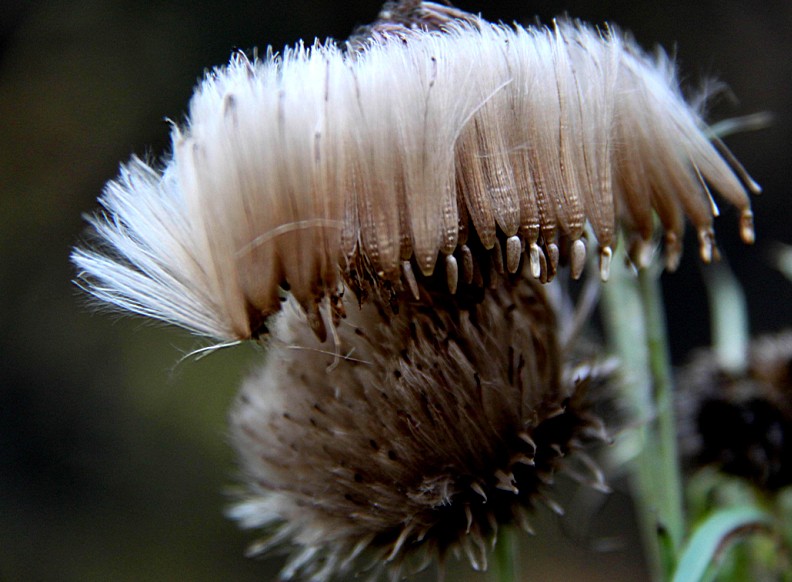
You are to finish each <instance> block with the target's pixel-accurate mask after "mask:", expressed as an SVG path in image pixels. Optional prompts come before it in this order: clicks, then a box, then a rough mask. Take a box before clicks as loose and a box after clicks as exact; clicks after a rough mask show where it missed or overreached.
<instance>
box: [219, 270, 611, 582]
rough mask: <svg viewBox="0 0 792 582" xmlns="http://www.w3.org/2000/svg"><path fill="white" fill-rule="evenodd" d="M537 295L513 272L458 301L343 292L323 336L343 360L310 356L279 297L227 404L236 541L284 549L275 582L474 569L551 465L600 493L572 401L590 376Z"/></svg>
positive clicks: (548, 482) (585, 417)
mask: <svg viewBox="0 0 792 582" xmlns="http://www.w3.org/2000/svg"><path fill="white" fill-rule="evenodd" d="M544 290H545V289H544V287H542V286H541V284H540V283H539V282H535V281H533V280H532V278H530V277H524V278H522V279H518V280H517V282H516V284H512V283H510V282H505V283H504V285H502V286H500V287H499V288H498V289H494V290H491V291H489V292H488V293H486V294H485V297H484V299H483V300H482V301H481V302H479V303H477V304H476V305H473V306H471V305H467V304H466V301H465V300H464V299H462V298H460V297H459V296H457V297H450V296H449V295H448V293H447V292H442V293H436V294H430V296H428V297H424V300H422V301H421V302H418V301H414V300H411V299H410V298H409V297H407V296H402V298H401V301H400V303H399V307H400V311H399V313H398V314H397V315H387V311H388V307H387V305H384V304H382V303H381V302H380V300H379V299H377V298H375V299H373V300H372V301H370V302H368V303H367V304H366V305H364V306H363V308H362V309H357V308H356V307H355V306H354V305H352V304H350V305H349V317H348V318H347V319H344V320H342V321H341V322H340V323H339V325H338V327H337V334H338V335H337V341H338V342H339V347H340V349H341V351H342V352H343V353H354V355H355V357H354V358H343V357H342V358H338V357H336V356H335V355H334V354H332V353H328V352H327V351H326V350H323V349H322V343H321V342H319V340H318V339H317V338H316V336H315V335H314V334H313V332H312V331H311V329H310V326H309V325H307V323H308V322H307V319H306V315H305V313H304V312H303V311H302V310H301V309H300V308H299V307H298V306H297V305H296V304H295V303H294V302H293V301H289V303H288V305H287V307H286V308H285V309H284V310H283V311H282V312H281V313H279V314H278V315H277V316H276V317H275V318H273V319H274V325H273V326H272V336H273V341H272V342H271V343H270V348H269V350H268V353H267V362H266V364H265V365H264V366H263V367H262V368H261V369H260V370H259V371H257V372H256V373H254V374H252V375H251V377H250V378H249V379H248V380H247V381H246V382H245V384H244V386H243V388H242V391H241V393H240V395H239V398H238V401H237V403H236V405H235V406H234V408H233V409H232V412H231V419H230V435H231V440H232V444H233V445H234V447H235V448H236V450H237V452H238V454H239V457H240V465H241V469H242V473H243V475H242V478H243V481H244V485H243V486H242V487H241V488H240V491H239V499H238V500H237V503H236V504H235V505H234V507H233V508H232V509H231V510H230V515H231V516H232V517H234V518H235V519H237V520H239V522H240V525H242V526H243V527H246V528H254V529H256V530H260V534H261V535H262V536H263V537H262V539H261V540H260V541H259V542H257V543H256V544H255V545H254V546H253V547H252V548H251V552H252V553H253V554H258V553H262V552H268V551H277V550H281V551H283V550H285V551H288V552H289V554H290V557H289V560H288V561H287V563H286V566H285V568H284V570H283V572H282V574H281V577H282V578H283V579H291V578H296V579H298V580H312V581H326V580H331V579H333V580H351V579H353V578H360V577H361V576H362V579H371V580H375V579H382V577H378V575H379V574H381V573H383V571H384V573H386V574H387V575H388V579H390V580H399V579H402V576H403V575H406V574H408V573H411V572H412V571H414V570H420V569H423V568H425V567H428V566H429V565H431V564H440V565H441V566H442V563H443V561H444V559H445V558H446V557H448V556H458V557H464V558H466V559H467V560H468V561H469V562H470V564H471V565H472V566H473V567H474V568H476V569H486V567H487V558H488V556H489V554H490V553H491V550H492V547H493V545H494V543H495V539H496V537H497V534H498V528H499V527H500V526H504V525H506V524H510V523H515V522H516V523H517V524H519V525H521V526H522V527H523V528H524V529H526V530H528V531H531V525H530V513H531V510H532V509H533V508H534V506H536V505H537V504H543V505H546V506H548V507H549V508H551V509H552V510H554V511H557V512H559V513H561V512H562V509H561V507H560V506H559V505H558V504H557V503H556V502H555V501H554V500H553V494H552V487H553V481H554V478H555V477H556V476H557V474H559V473H564V474H566V475H568V476H570V477H572V478H574V479H577V480H579V481H581V482H582V483H585V484H587V485H590V486H592V487H595V488H597V489H600V490H602V489H604V488H605V485H604V482H603V476H602V473H601V471H600V470H599V469H598V468H597V466H596V465H595V464H594V463H593V462H592V460H591V459H590V458H589V457H588V456H587V455H586V452H585V451H583V450H581V449H582V448H584V446H586V445H589V444H595V443H596V442H599V441H602V440H606V439H607V435H606V434H605V431H604V428H603V425H602V423H601V421H600V420H599V418H598V417H597V416H596V415H595V414H594V413H593V410H592V408H591V407H592V403H591V401H589V400H588V398H587V396H586V394H587V391H589V389H590V388H592V389H593V391H597V389H601V388H602V386H591V384H592V383H599V382H600V381H601V380H600V379H599V378H598V375H599V371H598V369H597V368H596V367H591V366H585V365H584V366H578V367H577V368H575V369H572V367H571V366H569V365H568V364H567V361H568V358H569V354H564V353H562V352H561V349H560V346H559V344H558V339H557V328H558V326H557V323H556V319H555V311H554V309H553V307H552V306H551V304H550V303H549V302H548V300H547V298H546V296H545V293H544ZM346 301H347V302H350V303H351V301H350V299H349V298H347V299H346ZM294 348H299V349H294ZM368 576H370V578H368Z"/></svg>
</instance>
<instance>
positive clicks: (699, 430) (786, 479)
mask: <svg viewBox="0 0 792 582" xmlns="http://www.w3.org/2000/svg"><path fill="white" fill-rule="evenodd" d="M679 384H680V386H681V387H682V388H683V389H684V390H683V391H681V392H680V396H679V398H680V406H679V407H678V410H679V411H680V426H681V427H682V429H681V434H682V441H681V443H682V450H683V452H684V453H685V454H686V456H687V457H688V459H689V461H690V462H691V463H692V464H693V465H695V466H701V465H713V466H715V467H717V468H718V469H720V470H722V471H723V472H725V473H728V474H731V475H737V476H739V477H744V478H746V479H748V480H750V481H751V482H753V483H754V484H756V485H758V486H759V487H761V488H762V489H765V490H770V491H773V490H777V489H779V488H781V487H786V486H787V485H792V331H786V332H783V333H779V334H777V335H773V336H765V337H761V338H758V339H756V340H754V341H753V342H752V343H751V345H750V350H749V354H748V365H747V368H746V369H745V371H743V372H737V373H735V372H732V371H728V370H725V369H723V367H722V366H721V365H720V364H719V363H718V360H717V358H716V357H715V356H714V355H713V354H712V353H710V352H708V351H705V352H701V353H700V354H698V355H697V356H696V358H694V359H693V361H692V362H691V363H690V364H689V365H688V366H686V368H685V369H684V371H683V373H682V375H681V377H680V382H679Z"/></svg>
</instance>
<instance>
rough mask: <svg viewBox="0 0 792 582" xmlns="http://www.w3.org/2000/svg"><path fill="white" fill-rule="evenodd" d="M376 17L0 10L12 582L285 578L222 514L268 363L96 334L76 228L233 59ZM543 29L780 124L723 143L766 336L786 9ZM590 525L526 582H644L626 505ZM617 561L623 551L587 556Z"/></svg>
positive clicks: (2, 439) (133, 328) (3, 560)
mask: <svg viewBox="0 0 792 582" xmlns="http://www.w3.org/2000/svg"><path fill="white" fill-rule="evenodd" d="M459 5H460V6H461V7H463V8H466V9H468V10H472V11H479V10H481V11H483V12H484V13H485V16H487V17H489V18H490V19H498V18H501V19H504V20H507V21H510V20H523V21H525V20H529V19H530V18H531V15H529V14H526V12H525V11H526V9H527V7H526V3H524V2H516V1H515V2H499V1H493V2H486V3H484V2H460V3H459ZM378 9H379V3H378V2H374V1H370V0H369V1H365V0H350V1H347V2H344V3H339V2H333V1H331V0H298V1H293V2H274V1H262V0H258V1H256V2H251V1H242V0H234V1H227V2H222V3H220V2H207V1H198V2H184V1H180V0H159V1H155V2H147V3H140V2H132V1H131V0H107V1H97V0H89V1H82V2H77V1H74V0H37V1H28V2H18V3H15V2H13V1H12V2H4V3H3V5H2V6H1V7H0V250H1V251H2V257H1V260H0V330H2V331H1V332H0V354H2V355H1V356H0V357H2V366H0V370H1V371H0V539H2V544H0V579H2V580H26V581H27V580H31V581H35V580H55V579H57V580H62V581H69V580H81V581H84V580H114V581H123V580H135V581H142V580H158V581H160V580H176V579H178V580H194V581H200V580H207V581H208V580H262V579H271V578H272V577H273V576H274V575H275V574H274V572H275V566H276V562H277V561H273V562H272V563H266V562H265V563H262V562H260V561H253V560H247V559H245V558H244V557H243V549H244V547H245V544H246V543H247V541H249V540H250V539H251V536H250V535H249V534H247V533H242V532H238V531H237V530H236V527H235V526H234V525H233V524H232V523H230V522H228V521H226V520H225V519H224V518H223V516H222V508H223V505H224V504H225V502H226V501H225V498H224V496H223V491H225V490H226V488H227V486H228V485H229V484H232V483H233V480H234V471H235V468H234V462H233V457H232V454H231V451H230V450H229V448H228V447H227V446H226V442H225V437H224V430H225V429H224V426H225V414H226V410H227V408H228V406H229V404H230V402H231V401H232V399H233V396H234V393H235V391H236V387H237V384H238V382H239V379H240V377H241V376H242V375H243V374H244V373H245V371H246V370H247V369H249V367H250V366H252V365H253V364H254V363H255V362H256V361H258V360H260V358H261V350H260V349H258V348H256V347H255V346H241V347H238V348H234V349H232V350H224V351H221V352H218V353H216V354H213V355H211V356H209V357H207V358H205V359H202V360H200V361H197V362H196V361H194V359H191V358H188V359H187V361H185V362H183V363H181V364H177V362H178V361H179V359H180V358H181V357H182V355H183V354H184V353H185V352H186V351H189V350H190V349H193V348H195V347H198V346H197V344H196V341H195V340H194V339H192V338H190V337H187V336H186V335H185V334H182V333H179V332H177V331H174V330H170V329H163V328H159V327H148V326H144V325H142V324H141V322H140V321H139V320H133V319H125V320H121V321H118V320H117V319H115V318H113V317H107V316H98V315H92V313H91V310H89V309H88V308H87V307H86V300H85V298H84V297H83V296H81V294H80V293H79V292H78V291H77V290H76V288H75V287H74V286H73V285H72V284H71V283H70V279H71V277H72V276H73V274H74V273H73V271H72V267H71V266H70V264H69V262H68V254H69V250H70V247H71V246H72V245H73V244H75V243H76V242H78V241H79V240H80V236H81V234H80V233H81V231H82V229H83V222H82V219H81V213H82V212H84V211H89V210H91V209H93V208H95V198H96V196H97V195H98V194H99V193H100V192H101V189H102V185H103V184H104V182H105V181H107V180H108V179H110V178H112V177H113V176H114V175H115V173H116V171H117V167H118V163H119V162H121V161H124V160H126V159H127V158H128V157H129V156H130V155H131V154H138V155H148V156H152V157H155V158H156V157H157V156H159V155H161V154H162V153H163V152H165V151H166V150H167V148H168V143H167V139H168V126H167V124H166V122H165V121H164V119H165V118H166V117H167V118H171V119H174V120H176V121H179V120H180V119H181V118H182V114H183V112H184V110H185V107H186V104H187V101H188V99H189V97H190V94H191V91H192V88H193V86H194V85H195V83H196V81H197V80H198V79H199V78H200V77H201V75H202V74H203V72H204V71H205V70H206V68H207V67H212V66H217V65H221V64H223V63H224V62H225V61H226V60H227V58H228V55H229V54H230V52H231V51H232V50H234V49H235V48H242V49H250V48H252V47H254V46H257V45H258V46H262V47H263V46H265V45H267V44H272V45H273V46H275V47H279V46H283V45H284V44H287V43H292V42H294V41H296V40H297V39H299V38H301V37H305V38H312V37H314V36H317V37H327V36H333V37H336V38H343V37H345V36H347V35H348V34H349V32H351V30H352V29H353V28H354V27H355V26H356V25H358V24H363V23H366V22H369V21H371V20H372V19H373V18H374V17H375V15H376V13H377V12H378ZM530 9H531V10H534V11H535V12H536V13H537V14H539V15H540V16H541V18H542V19H543V20H548V19H549V18H551V17H552V16H554V15H556V14H560V13H563V12H564V11H567V12H568V13H569V14H571V15H573V16H578V17H581V18H584V19H586V20H591V21H594V22H603V21H605V20H608V21H612V22H616V23H618V24H620V25H621V26H623V27H624V28H626V29H628V30H632V31H633V32H634V33H635V35H636V37H637V38H638V40H639V41H640V42H641V43H642V44H643V45H644V46H646V47H651V46H653V45H654V44H655V43H660V44H662V45H664V46H666V47H668V48H673V47H675V46H676V47H678V53H679V55H680V56H681V58H680V60H681V63H680V64H681V67H682V70H683V71H684V74H685V77H686V78H687V79H693V80H696V79H699V78H701V77H702V76H706V75H709V74H712V75H714V76H716V77H718V78H720V79H722V80H723V81H725V82H726V83H727V84H728V86H729V87H730V90H729V91H727V92H725V93H724V94H723V97H722V98H721V99H720V100H718V101H717V102H716V103H715V105H714V115H715V116H716V118H722V117H724V116H731V115H741V114H746V113H752V112H755V111H761V110H769V111H771V112H773V113H775V114H776V123H775V124H774V126H773V127H772V128H771V129H769V130H766V131H763V132H762V133H761V134H750V135H740V136H735V137H733V138H730V140H729V143H730V145H731V146H732V147H733V149H734V151H735V153H736V154H737V156H738V158H740V159H741V160H742V161H743V162H744V164H745V165H746V167H747V168H749V170H750V171H751V172H752V174H753V175H754V177H755V178H756V179H757V180H758V181H759V182H760V183H761V184H763V185H764V187H765V192H766V194H765V195H764V196H763V197H762V198H761V199H758V200H756V201H755V209H756V224H757V232H758V237H759V243H758V244H757V245H756V246H755V247H753V248H738V246H739V243H738V242H737V240H738V238H737V235H736V232H735V231H734V228H733V227H732V225H733V224H735V223H736V221H735V220H731V218H733V217H730V216H729V217H726V219H724V220H721V221H720V224H719V232H720V240H721V242H722V247H723V249H724V251H725V253H726V254H727V255H729V256H730V259H731V263H732V266H733V268H734V270H735V272H736V274H737V276H738V277H739V278H740V280H741V281H743V283H744V285H745V288H746V294H747V296H748V307H749V313H750V314H751V320H752V328H753V329H754V330H755V331H757V332H761V331H764V330H772V329H777V327H778V326H780V325H782V324H783V323H784V322H786V323H788V322H790V321H792V301H790V300H789V299H790V297H789V287H788V286H785V285H784V284H782V283H781V281H782V276H781V274H780V273H777V272H776V271H774V270H773V269H772V268H771V267H770V262H771V259H770V258H769V254H768V253H769V251H768V249H769V248H770V246H769V243H770V242H781V243H785V244H791V243H792V233H791V232H790V228H789V218H790V215H791V214H790V211H791V210H792V196H790V193H789V185H790V184H792V175H790V174H792V164H790V163H789V161H790V159H792V155H791V154H792V151H791V150H792V118H790V105H792V60H790V59H789V58H788V55H789V54H790V52H791V51H792V37H790V35H789V30H790V29H792V7H791V6H790V5H789V3H788V2H786V1H781V0H776V1H769V2H764V3H762V4H761V5H757V4H756V3H754V2H748V0H741V1H728V0H726V1H723V0H720V1H718V2H715V1H713V0H706V1H702V2H698V3H688V2H682V1H681V0H679V1H673V0H651V1H649V0H639V1H630V2H627V1H598V2H593V1H591V0H589V1H583V0H580V1H571V0H570V1H568V2H561V1H558V2H550V1H537V2H532V3H530ZM738 99H739V100H738ZM763 241H767V243H768V244H764V243H763ZM698 269H699V266H698V264H697V262H696V260H695V257H693V256H692V254H691V255H690V256H688V257H686V259H685V260H684V261H683V265H682V268H681V270H680V273H678V274H676V275H673V276H667V277H665V283H666V292H667V295H666V297H667V300H668V305H667V310H668V314H669V317H670V330H671V336H672V344H673V346H674V349H675V352H674V353H675V356H676V357H677V359H681V357H682V355H683V354H684V353H685V352H686V351H687V350H688V349H690V348H691V347H692V346H694V345H698V344H703V343H706V341H707V322H706V319H705V315H704V314H705V312H706V295H705V293H704V292H703V287H702V283H701V279H700V276H699V273H698ZM570 495H572V493H571V492H570ZM579 501H580V500H579V498H575V499H573V501H572V502H571V505H572V507H573V508H574V507H576V506H577V505H580V504H579ZM600 502H601V501H600ZM598 503H599V502H598ZM598 503H593V504H592V503H583V504H582V505H583V506H586V507H592V506H594V507H597V506H598ZM592 511H593V510H592ZM593 512H595V513H597V515H596V516H594V517H593V518H591V526H592V530H591V531H585V528H583V529H581V530H580V531H578V530H575V531H574V532H570V531H559V527H558V525H557V524H556V523H555V522H554V520H553V519H551V518H550V517H548V515H546V514H540V515H539V517H538V518H537V524H536V525H537V530H546V529H547V528H550V529H551V530H553V533H551V534H549V535H546V534H545V533H544V531H541V533H542V535H539V536H537V538H536V540H535V541H532V542H531V545H530V547H527V548H526V549H525V551H526V555H525V559H524V563H528V564H530V565H531V575H530V576H528V574H526V579H532V580H553V579H558V580H564V579H571V578H579V577H580V576H581V574H580V572H581V571H582V572H584V574H582V575H583V576H584V578H585V579H586V580H596V579H603V580H605V579H608V580H632V579H639V578H641V574H640V572H641V569H640V568H641V567H642V566H641V563H642V562H641V559H640V558H639V557H638V553H639V548H638V544H637V542H636V541H635V540H634V538H635V537H636V533H635V526H634V524H633V522H632V514H631V510H630V508H629V503H628V502H627V501H626V500H625V496H624V495H620V494H619V493H616V494H614V495H613V496H612V497H611V498H610V499H609V500H608V502H607V504H606V505H605V506H604V508H602V509H601V510H598V511H593ZM584 521H585V520H584ZM603 524H604V525H603ZM575 525H577V524H575ZM564 527H567V528H569V527H570V525H569V524H568V523H567V524H566V525H565V526H564ZM605 545H608V546H610V547H611V549H613V547H615V548H616V551H613V552H610V553H603V552H598V551H595V550H596V548H602V547H604V546H605ZM454 576H455V577H456V574H454ZM474 578H475V577H474Z"/></svg>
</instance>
